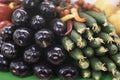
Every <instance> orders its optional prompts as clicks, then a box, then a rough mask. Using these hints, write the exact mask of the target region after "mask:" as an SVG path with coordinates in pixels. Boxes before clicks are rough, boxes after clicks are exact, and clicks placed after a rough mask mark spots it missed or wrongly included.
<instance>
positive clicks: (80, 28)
mask: <svg viewBox="0 0 120 80" xmlns="http://www.w3.org/2000/svg"><path fill="white" fill-rule="evenodd" d="M73 25H74V29H75V30H76V31H77V32H78V33H80V34H83V33H84V32H85V30H86V25H85V24H84V23H80V22H77V21H73Z"/></svg>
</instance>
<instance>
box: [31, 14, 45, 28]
mask: <svg viewBox="0 0 120 80" xmlns="http://www.w3.org/2000/svg"><path fill="white" fill-rule="evenodd" d="M44 26H45V19H44V18H43V17H42V16H41V15H35V16H33V17H32V19H31V28H32V29H35V30H40V29H41V28H43V27H44Z"/></svg>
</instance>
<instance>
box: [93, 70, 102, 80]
mask: <svg viewBox="0 0 120 80" xmlns="http://www.w3.org/2000/svg"><path fill="white" fill-rule="evenodd" d="M92 78H93V79H94V80H101V78H102V72H101V71H92Z"/></svg>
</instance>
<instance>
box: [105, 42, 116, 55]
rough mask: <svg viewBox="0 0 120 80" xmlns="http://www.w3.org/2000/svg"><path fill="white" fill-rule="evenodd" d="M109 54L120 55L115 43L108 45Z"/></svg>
mask: <svg viewBox="0 0 120 80" xmlns="http://www.w3.org/2000/svg"><path fill="white" fill-rule="evenodd" d="M107 48H108V53H109V54H117V53H118V47H117V45H115V44H114V43H111V44H107Z"/></svg>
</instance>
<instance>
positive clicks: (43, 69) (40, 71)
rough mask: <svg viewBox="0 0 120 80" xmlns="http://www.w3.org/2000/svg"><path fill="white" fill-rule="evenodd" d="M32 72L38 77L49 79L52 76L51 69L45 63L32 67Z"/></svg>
mask: <svg viewBox="0 0 120 80" xmlns="http://www.w3.org/2000/svg"><path fill="white" fill-rule="evenodd" d="M34 73H35V75H36V76H37V77H38V78H40V79H43V80H44V79H45V80H49V79H50V78H51V76H52V69H50V68H49V67H48V66H45V65H37V66H35V67H34Z"/></svg>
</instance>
